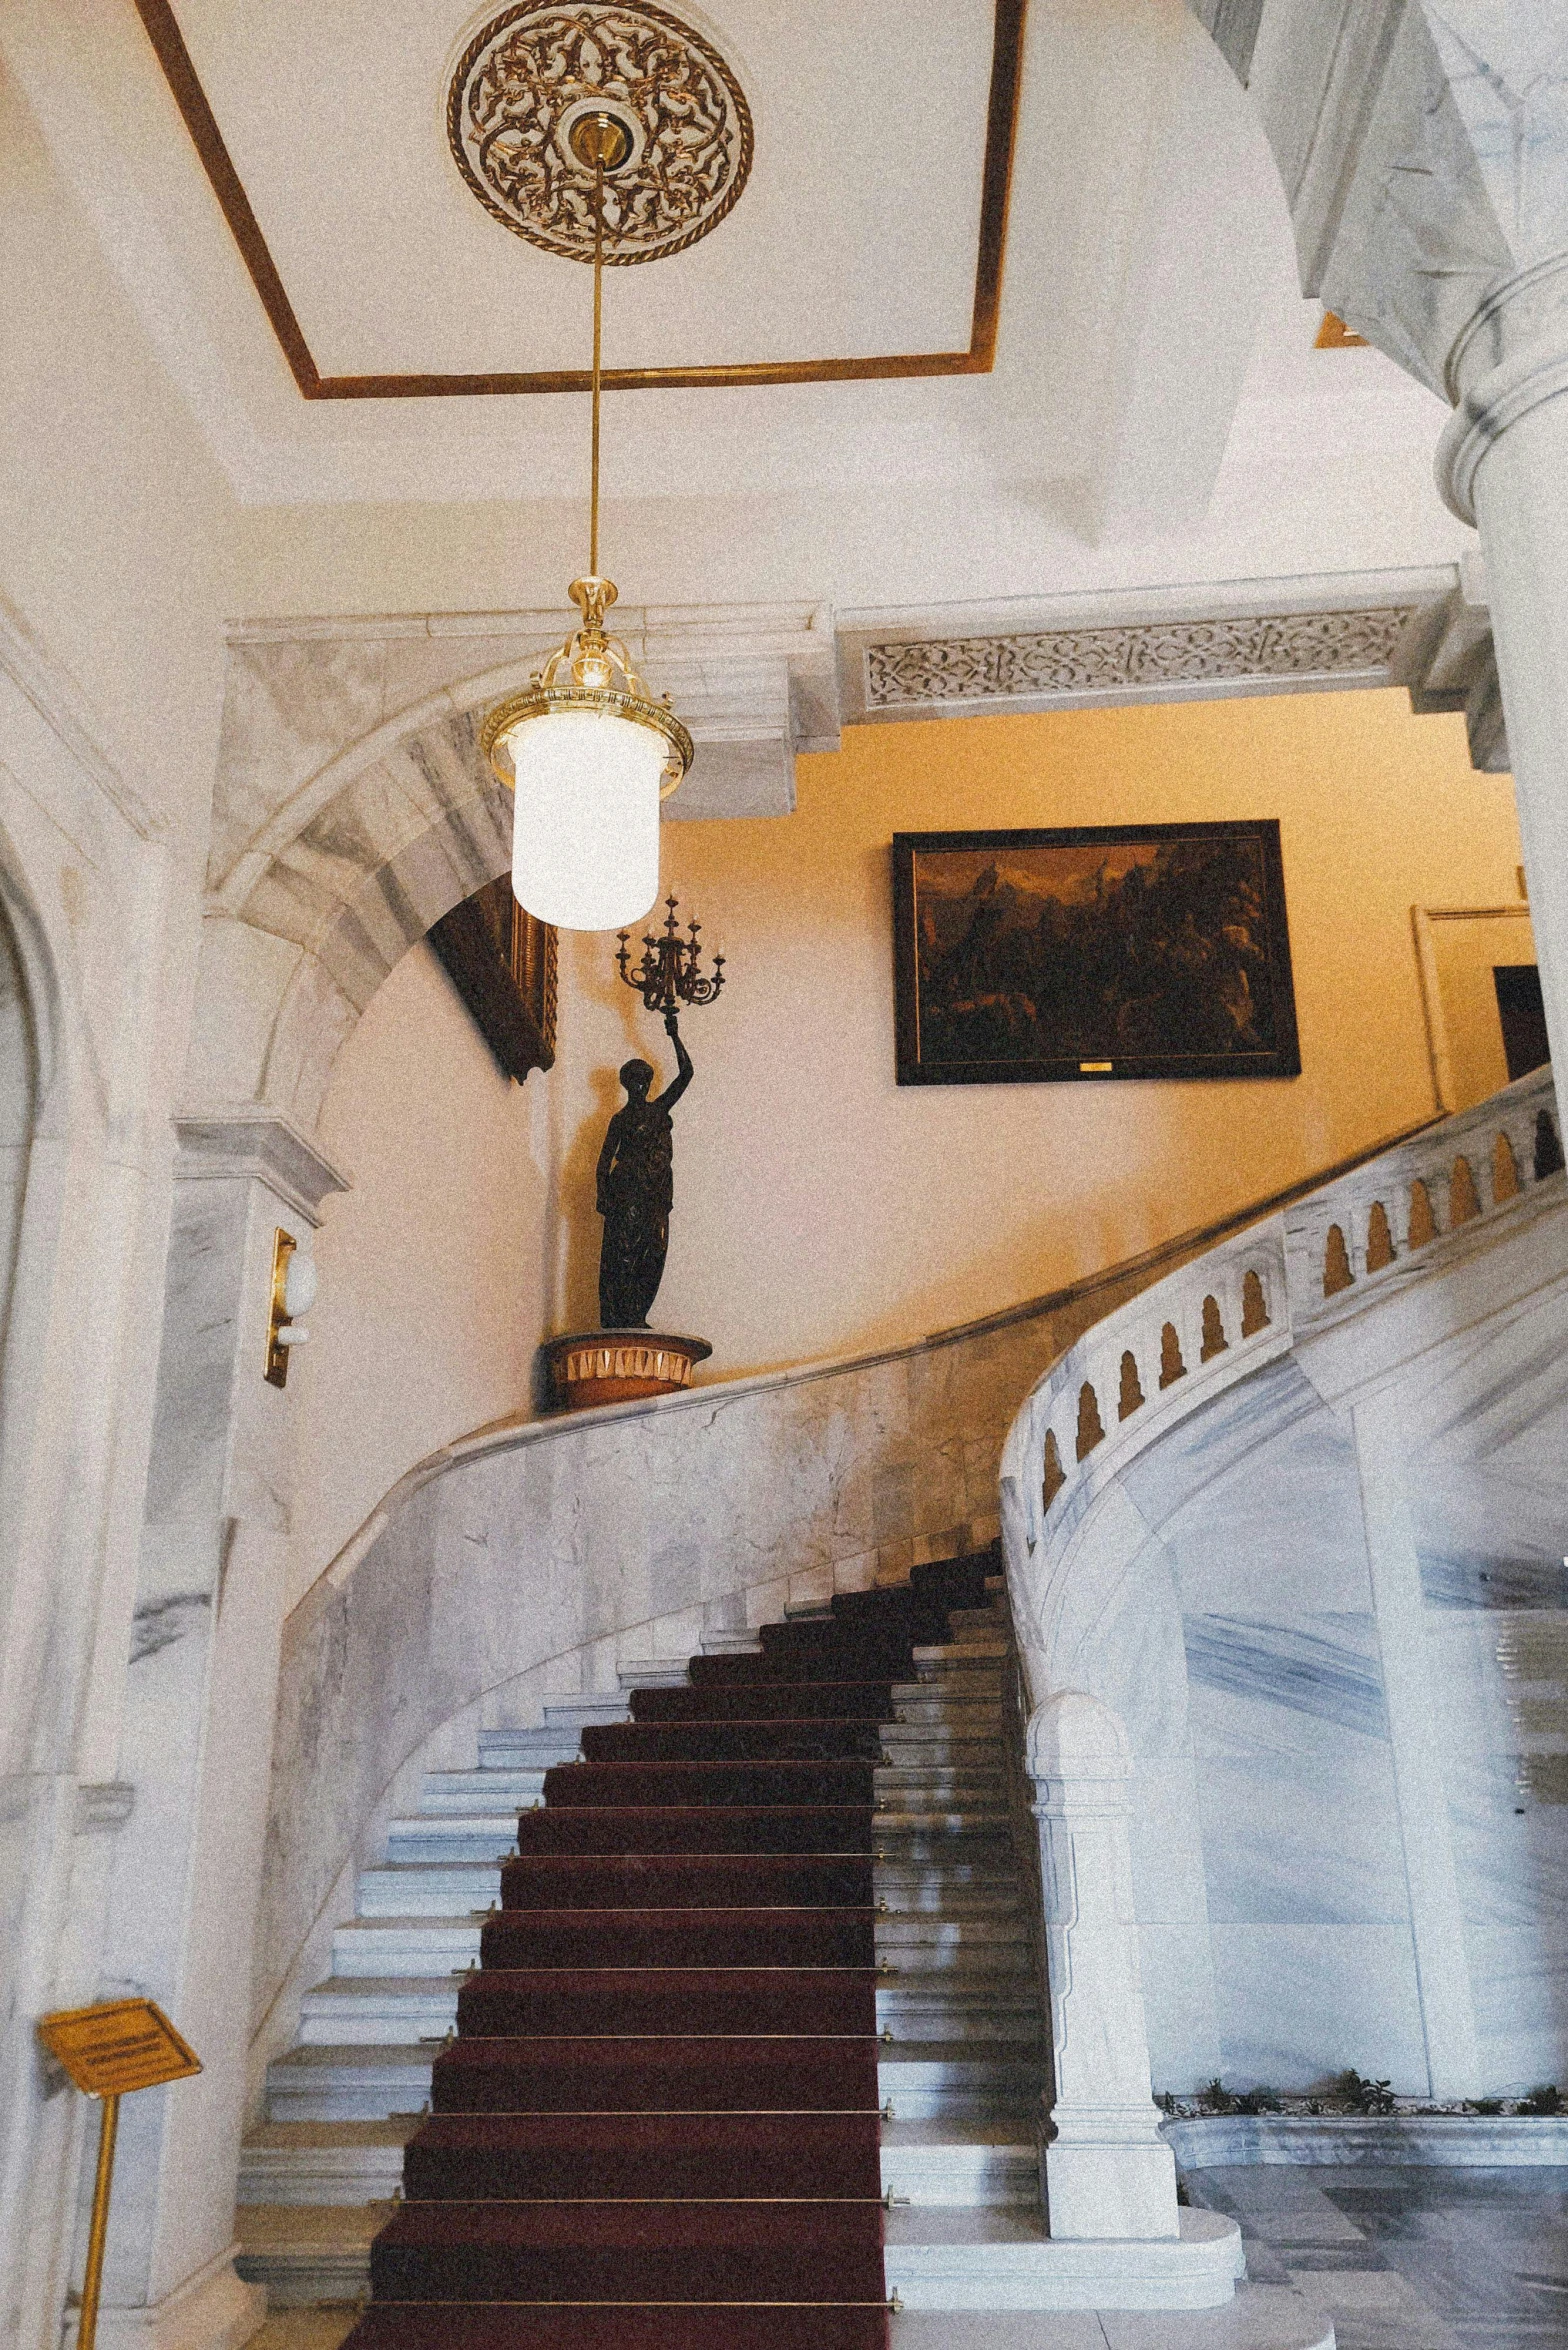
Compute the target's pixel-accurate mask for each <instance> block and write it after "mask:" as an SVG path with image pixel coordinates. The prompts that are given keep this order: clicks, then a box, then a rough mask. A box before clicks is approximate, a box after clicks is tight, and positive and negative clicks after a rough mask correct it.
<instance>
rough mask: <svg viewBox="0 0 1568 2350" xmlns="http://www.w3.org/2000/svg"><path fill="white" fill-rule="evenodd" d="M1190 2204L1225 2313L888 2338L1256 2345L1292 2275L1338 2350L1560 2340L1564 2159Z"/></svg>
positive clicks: (937, 2322) (930, 2330) (904, 2332)
mask: <svg viewBox="0 0 1568 2350" xmlns="http://www.w3.org/2000/svg"><path fill="white" fill-rule="evenodd" d="M1187 2185H1188V2193H1189V2195H1190V2196H1191V2198H1192V2200H1193V2202H1194V2203H1202V2204H1207V2205H1208V2206H1210V2207H1211V2208H1212V2209H1214V2210H1217V2211H1227V2212H1229V2213H1231V2214H1232V2216H1233V2217H1234V2218H1236V2219H1237V2220H1239V2221H1240V2223H1241V2229H1242V2234H1243V2237H1244V2238H1245V2241H1246V2248H1247V2274H1248V2278H1249V2279H1250V2289H1248V2288H1243V2292H1242V2294H1241V2296H1240V2297H1239V2301H1238V2304H1237V2306H1235V2307H1234V2308H1233V2309H1231V2310H1230V2311H1227V2312H1220V2311H1215V2312H1213V2313H1209V2314H1204V2315H1198V2314H1194V2315H1193V2316H1191V2317H1184V2318H1174V2319H1173V2318H1164V2319H1160V2318H1153V2317H1132V2316H1122V2317H1111V2316H1109V2315H1107V2316H1104V2317H1094V2316H1091V2315H1089V2314H1088V2313H1085V2314H1083V2315H1082V2316H1069V2317H1058V2318H1048V2317H1047V2318H1042V2317H1023V2316H1013V2317H981V2316H973V2317H962V2318H955V2317H944V2318H939V2317H922V2318H915V2317H913V2316H910V2317H906V2318H904V2319H902V2320H900V2321H896V2322H895V2326H894V2344H895V2350H1014V2345H1017V2350H1101V2346H1102V2345H1105V2346H1106V2350H1178V2346H1179V2350H1187V2345H1188V2344H1189V2343H1190V2344H1191V2346H1192V2350H1253V2344H1254V2343H1255V2342H1256V2343H1257V2344H1259V2345H1260V2346H1261V2345H1265V2344H1268V2343H1270V2342H1272V2341H1273V2340H1275V2339H1278V2338H1282V2337H1280V2336H1279V2335H1278V2333H1277V2320H1276V2317H1275V2310H1274V2308H1273V2307H1272V2306H1271V2304H1272V2302H1273V2300H1274V2296H1273V2295H1271V2294H1270V2292H1269V2290H1268V2288H1269V2287H1271V2286H1273V2287H1279V2286H1286V2287H1293V2288H1294V2289H1295V2292H1296V2293H1298V2294H1300V2295H1301V2296H1302V2298H1303V2299H1305V2300H1306V2301H1308V2302H1310V2303H1311V2304H1312V2305H1313V2307H1314V2309H1315V2310H1317V2311H1321V2313H1322V2316H1323V2319H1324V2322H1325V2328H1326V2326H1327V2324H1328V2323H1329V2322H1332V2324H1333V2327H1334V2335H1335V2340H1336V2343H1337V2350H1568V2170H1546V2169H1535V2168H1531V2169H1525V2168H1522V2167H1520V2168H1516V2169H1511V2170H1448V2169H1440V2168H1437V2167H1422V2168H1415V2167H1411V2168H1401V2169H1392V2168H1384V2167H1382V2166H1380V2165H1375V2164H1371V2163H1362V2164H1357V2165H1355V2166H1353V2167H1349V2168H1345V2169H1337V2168H1331V2167H1329V2166H1327V2165H1322V2166H1319V2165H1310V2166H1309V2165H1306V2164H1294V2163H1275V2164H1266V2165H1262V2166H1259V2167H1256V2168H1254V2167H1251V2166H1249V2167H1246V2168H1241V2167H1237V2168H1231V2169H1225V2170H1205V2171H1192V2172H1189V2173H1188V2180H1187ZM353 2322H354V2319H353V2312H352V2311H348V2310H326V2309H322V2310H314V2309H291V2310H280V2311H279V2312H278V2313H277V2315H276V2316H274V2317H272V2318H269V2319H268V2321H267V2323H266V2325H265V2326H264V2327H263V2328H262V2331H261V2332H260V2334H258V2335H257V2336H256V2337H255V2339H254V2341H253V2343H252V2345H251V2350H338V2345H339V2343H341V2341H342V2340H343V2337H344V2335H345V2334H347V2333H348V2332H349V2330H350V2329H351V2327H352V2325H353Z"/></svg>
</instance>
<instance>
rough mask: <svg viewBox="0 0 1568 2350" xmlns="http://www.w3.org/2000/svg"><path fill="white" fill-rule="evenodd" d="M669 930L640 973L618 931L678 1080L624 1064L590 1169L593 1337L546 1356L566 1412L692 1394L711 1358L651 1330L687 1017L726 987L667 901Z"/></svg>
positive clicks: (647, 951) (694, 1342)
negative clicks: (670, 1050)
mask: <svg viewBox="0 0 1568 2350" xmlns="http://www.w3.org/2000/svg"><path fill="white" fill-rule="evenodd" d="M666 904H667V906H668V909H669V911H668V918H667V919H666V922H665V925H664V928H663V931H662V932H660V933H658V934H657V935H649V936H645V937H644V939H643V942H642V944H643V953H642V957H641V960H640V961H639V962H638V963H637V964H636V965H635V966H634V965H633V963H632V959H631V951H630V936H629V933H628V932H626V931H624V930H623V931H622V932H621V933H620V945H619V952H618V953H617V955H616V965H617V968H618V969H619V971H620V975H621V978H622V979H623V980H624V981H625V983H626V985H627V986H628V987H632V988H635V989H636V991H637V992H638V994H639V995H640V996H641V997H642V1000H643V1003H644V1004H645V1006H646V1007H647V1009H648V1010H649V1011H650V1012H658V1013H659V1014H660V1015H661V1016H662V1018H663V1022H664V1031H665V1034H666V1035H667V1036H668V1038H669V1040H670V1042H671V1044H672V1045H673V1046H674V1048H675V1062H676V1074H675V1076H674V1077H673V1078H672V1079H671V1081H670V1083H669V1084H668V1085H667V1086H665V1087H664V1089H663V1091H662V1092H659V1093H655V1092H654V1091H653V1087H654V1084H655V1081H656V1078H657V1074H658V1072H657V1071H656V1070H655V1069H654V1068H653V1066H652V1064H651V1063H649V1062H647V1061H644V1060H640V1059H638V1060H630V1061H626V1062H624V1063H623V1064H622V1067H621V1071H620V1081H621V1084H622V1086H623V1087H624V1088H625V1092H626V1099H625V1101H624V1102H623V1104H622V1105H621V1107H620V1109H618V1110H617V1111H616V1112H615V1115H614V1116H613V1117H612V1118H611V1120H610V1123H609V1127H608V1129H607V1131H606V1134H605V1137H604V1143H603V1147H602V1148H601V1150H600V1152H599V1161H598V1165H597V1168H596V1169H595V1205H596V1206H597V1209H598V1212H599V1215H600V1216H601V1217H602V1218H603V1233H602V1236H601V1240H600V1246H599V1322H600V1327H599V1328H598V1329H597V1330H588V1331H580V1332H578V1333H576V1334H574V1335H572V1336H569V1337H565V1338H555V1339H551V1340H550V1341H549V1343H548V1345H547V1346H546V1348H545V1360H546V1363H547V1365H548V1368H549V1372H550V1378H551V1384H552V1388H553V1392H554V1398H555V1400H556V1401H557V1402H558V1403H563V1404H565V1405H566V1406H567V1408H568V1409H573V1408H577V1407H580V1406H582V1405H586V1404H596V1403H620V1402H627V1401H630V1400H632V1399H633V1398H635V1397H641V1396H650V1395H665V1394H669V1393H671V1392H673V1391H674V1390H675V1389H677V1388H682V1387H688V1386H690V1384H691V1374H692V1366H693V1365H694V1364H695V1363H699V1362H701V1361H702V1360H703V1359H704V1358H705V1357H706V1356H707V1355H709V1354H711V1353H712V1351H713V1349H712V1348H711V1346H710V1345H709V1344H708V1342H707V1340H706V1339H702V1338H689V1337H686V1338H682V1337H674V1336H671V1335H668V1334H664V1333H659V1332H654V1331H651V1330H650V1329H649V1328H648V1316H649V1313H650V1312H651V1310H652V1307H653V1302H654V1299H655V1298H656V1297H657V1295H658V1293H659V1284H660V1282H661V1281H662V1280H663V1278H664V1264H665V1258H666V1256H667V1254H668V1252H669V1244H670V1210H671V1208H672V1206H673V1204H674V1199H675V1130H674V1122H673V1117H672V1112H673V1111H674V1109H675V1106H676V1104H677V1103H678V1102H679V1101H680V1099H681V1096H682V1095H683V1094H684V1093H685V1091H686V1089H687V1087H688V1086H689V1085H690V1083H691V1080H692V1074H693V1071H692V1059H691V1055H690V1053H689V1052H688V1051H687V1050H686V1046H685V1043H684V1041H683V1039H682V1037H681V1032H680V1018H679V1015H680V1011H681V1009H682V1007H689V1006H693V1005H702V1004H711V1003H712V1002H713V1000H714V998H715V997H716V996H717V995H718V993H719V991H720V989H721V988H722V987H723V985H724V957H723V956H722V955H715V956H714V958H713V967H712V971H711V973H709V974H708V975H706V976H705V975H704V974H703V972H702V970H701V967H700V963H701V950H700V948H699V945H698V940H699V937H700V933H701V924H700V923H698V922H695V921H693V922H690V923H688V925H687V932H688V935H687V936H686V937H684V938H683V937H682V936H681V934H680V929H679V926H678V924H677V921H676V913H677V904H676V900H675V899H674V898H669V899H667V900H666Z"/></svg>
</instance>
